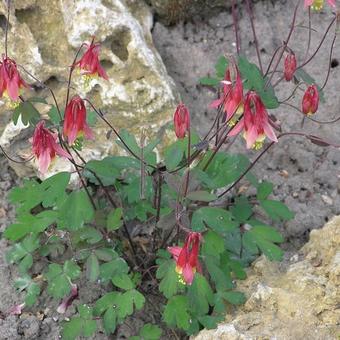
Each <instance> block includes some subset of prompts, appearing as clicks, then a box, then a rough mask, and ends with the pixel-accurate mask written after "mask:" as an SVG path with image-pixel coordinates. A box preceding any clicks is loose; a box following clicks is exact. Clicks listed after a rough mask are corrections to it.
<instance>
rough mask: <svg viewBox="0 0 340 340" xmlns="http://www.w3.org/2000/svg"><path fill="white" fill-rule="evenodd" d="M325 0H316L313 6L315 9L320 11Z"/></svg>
mask: <svg viewBox="0 0 340 340" xmlns="http://www.w3.org/2000/svg"><path fill="white" fill-rule="evenodd" d="M323 3H324V0H314V2H313V4H312V6H311V8H312V10H314V11H320V10H321V9H322V7H323Z"/></svg>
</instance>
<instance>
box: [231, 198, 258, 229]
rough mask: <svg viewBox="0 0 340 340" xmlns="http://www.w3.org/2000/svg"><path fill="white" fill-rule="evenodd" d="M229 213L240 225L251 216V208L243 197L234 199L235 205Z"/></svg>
mask: <svg viewBox="0 0 340 340" xmlns="http://www.w3.org/2000/svg"><path fill="white" fill-rule="evenodd" d="M230 211H231V212H232V214H233V216H234V217H235V219H236V220H237V221H238V222H240V223H245V222H246V221H247V220H248V219H249V218H250V217H251V215H252V214H253V208H252V206H251V204H250V203H249V201H248V199H247V197H245V196H240V197H237V198H235V204H234V205H233V206H232V207H231V209H230Z"/></svg>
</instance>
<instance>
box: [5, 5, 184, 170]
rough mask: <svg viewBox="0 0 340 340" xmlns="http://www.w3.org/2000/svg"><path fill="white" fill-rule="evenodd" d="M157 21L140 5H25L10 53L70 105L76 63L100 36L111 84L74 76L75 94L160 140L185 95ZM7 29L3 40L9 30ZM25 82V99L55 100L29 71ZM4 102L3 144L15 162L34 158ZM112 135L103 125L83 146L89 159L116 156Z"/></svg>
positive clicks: (16, 19)
mask: <svg viewBox="0 0 340 340" xmlns="http://www.w3.org/2000/svg"><path fill="white" fill-rule="evenodd" d="M1 14H2V15H5V14H6V8H5V6H4V3H1V4H0V17H1ZM4 20H5V22H6V19H5V17H3V21H4ZM152 24H153V19H152V14H151V12H150V10H149V8H148V6H147V5H146V4H145V3H144V2H143V1H139V0H126V1H124V0H112V1H105V0H93V1H88V0H77V1H74V0H49V1H34V0H25V1H19V0H18V1H14V3H13V7H12V9H11V16H10V31H9V36H8V39H9V46H8V47H9V56H10V57H12V58H13V59H15V60H16V61H17V63H18V64H19V65H24V66H25V68H26V69H27V70H28V71H29V72H30V73H32V74H33V75H34V76H35V77H37V78H38V79H39V80H41V82H43V83H45V84H46V85H48V86H49V87H50V88H52V90H53V91H54V92H55V93H56V97H57V100H58V102H59V105H60V106H61V107H63V105H65V95H66V86H67V78H68V70H69V65H71V64H72V61H73V58H74V56H75V53H76V51H77V50H78V48H79V46H80V45H81V44H82V42H84V41H87V42H89V41H90V40H91V39H92V36H95V38H96V41H98V42H100V43H101V63H102V65H103V66H104V68H105V69H106V71H107V73H108V75H109V78H110V79H109V81H105V80H102V79H92V80H91V82H90V84H89V86H85V84H84V77H82V76H81V75H79V74H77V73H76V72H75V73H74V77H73V83H72V90H71V95H73V94H76V93H77V94H80V95H82V96H85V95H86V96H87V97H88V98H89V99H91V101H92V102H93V103H94V104H95V105H96V106H97V107H99V108H101V109H102V110H103V112H104V113H105V114H106V118H107V119H108V120H109V121H110V122H111V123H112V124H113V125H114V127H115V128H116V129H118V130H119V129H121V128H127V129H129V131H130V132H133V133H135V134H136V135H137V136H140V130H141V128H144V129H145V130H146V131H147V133H148V137H149V138H153V137H154V136H155V135H156V133H158V131H159V129H160V127H163V126H164V125H165V124H166V123H168V122H169V121H171V119H172V114H173V112H174V109H175V105H176V104H177V102H178V100H179V96H178V93H177V91H176V88H175V85H174V82H173V81H172V79H171V78H170V77H169V76H168V74H167V71H166V69H165V66H164V64H163V62H162V60H161V58H160V56H159V54H158V52H157V51H156V49H155V47H154V45H153V42H152V36H151V28H152ZM1 27H2V28H3V29H2V31H1V30H0V39H1V40H2V39H3V35H4V25H2V26H1ZM24 78H25V79H26V80H27V81H28V82H29V83H30V84H32V85H33V88H32V89H30V90H25V91H24V93H23V96H24V97H26V98H27V97H31V96H37V95H38V96H48V95H49V93H48V92H47V90H45V89H43V88H42V87H41V86H40V85H39V83H38V82H36V81H35V80H34V79H32V78H30V77H29V76H28V75H25V74H24ZM49 102H50V103H52V98H50V99H49ZM2 104H3V105H2V106H1V107H0V133H2V132H3V131H4V130H5V134H4V135H3V136H2V137H1V139H0V140H1V142H2V143H4V144H5V145H7V146H8V145H10V148H7V151H8V153H9V154H11V155H12V156H13V157H15V155H20V154H28V153H29V150H30V145H29V143H27V142H23V140H22V136H23V135H22V126H20V127H19V128H18V127H14V126H13V125H6V124H8V122H9V120H10V115H11V113H10V112H9V110H8V108H6V106H5V104H4V103H2ZM43 117H44V116H43ZM108 130H109V128H108V127H107V126H106V125H104V124H101V123H100V122H99V123H98V124H97V126H96V128H95V131H94V132H95V135H96V140H95V142H94V143H86V144H85V147H84V149H83V152H82V154H83V156H84V158H85V159H89V158H91V157H93V156H94V157H96V158H102V157H103V156H105V155H107V154H113V153H116V152H117V147H116V144H115V143H114V142H113V139H114V138H115V137H114V136H113V135H112V137H111V139H109V140H108V139H107V138H106V133H107V131H108ZM19 133H20V134H19ZM31 133H32V131H30V134H31ZM8 136H10V138H7V137H8ZM25 138H26V136H25ZM26 141H27V140H26ZM4 144H2V145H4ZM5 145H4V146H5ZM13 167H15V169H16V170H17V171H21V172H22V171H24V174H28V173H27V171H26V170H23V169H18V166H15V165H14V164H13ZM19 167H21V166H20V165H19ZM60 168H62V169H65V164H64V162H63V161H61V162H59V161H57V162H56V168H55V169H60ZM25 169H26V168H25ZM55 169H54V170H53V169H52V172H51V173H53V172H54V171H55ZM65 170H67V169H65Z"/></svg>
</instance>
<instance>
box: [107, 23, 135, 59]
mask: <svg viewBox="0 0 340 340" xmlns="http://www.w3.org/2000/svg"><path fill="white" fill-rule="evenodd" d="M109 39H110V42H111V46H110V48H111V51H112V52H113V53H114V54H115V55H116V56H117V57H118V58H119V59H120V60H121V61H127V60H128V59H129V51H128V49H127V46H128V45H129V43H130V41H131V33H130V31H129V29H128V28H127V27H121V28H120V29H118V30H116V31H114V32H113V34H112V36H111V37H110V38H109Z"/></svg>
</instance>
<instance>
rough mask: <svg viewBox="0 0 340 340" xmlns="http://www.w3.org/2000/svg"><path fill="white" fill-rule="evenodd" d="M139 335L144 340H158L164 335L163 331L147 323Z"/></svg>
mask: <svg viewBox="0 0 340 340" xmlns="http://www.w3.org/2000/svg"><path fill="white" fill-rule="evenodd" d="M139 335H140V336H141V337H142V339H143V340H158V339H160V337H161V335H162V330H161V329H160V328H159V327H158V326H156V325H152V324H150V323H146V324H145V325H144V326H143V327H142V329H141V330H140V331H139Z"/></svg>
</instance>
